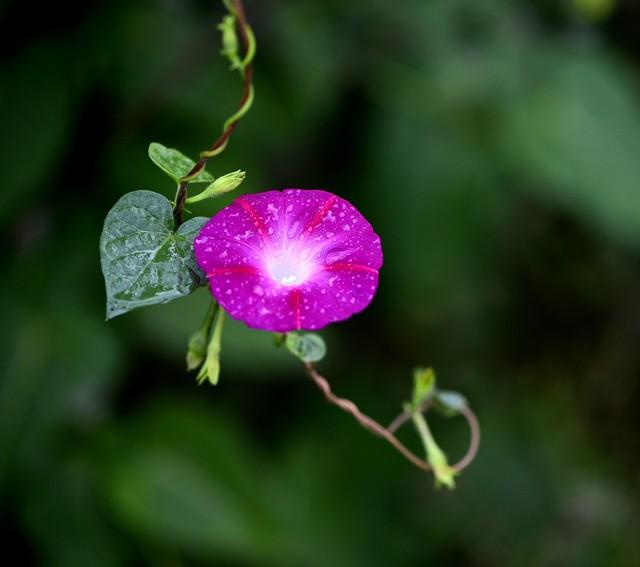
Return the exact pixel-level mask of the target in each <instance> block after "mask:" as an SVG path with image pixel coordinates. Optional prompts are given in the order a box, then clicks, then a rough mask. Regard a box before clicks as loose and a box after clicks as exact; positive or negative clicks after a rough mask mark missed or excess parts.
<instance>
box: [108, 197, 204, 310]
mask: <svg viewBox="0 0 640 567" xmlns="http://www.w3.org/2000/svg"><path fill="white" fill-rule="evenodd" d="M208 220H209V219H207V218H205V217H196V218H193V219H191V220H188V221H187V222H185V223H184V224H182V225H180V227H179V228H178V230H174V227H175V223H174V218H173V211H172V209H171V203H169V201H168V199H167V198H166V197H163V196H162V195H160V194H158V193H154V192H153V191H133V192H132V193H127V194H126V195H124V196H123V197H122V198H121V199H120V200H119V201H118V202H117V203H116V204H115V205H114V207H113V208H112V209H111V210H110V211H109V214H108V215H107V218H106V219H105V222H104V228H103V230H102V236H101V238H100V260H101V263H102V272H103V274H104V279H105V284H106V290H107V319H111V318H113V317H116V316H117V315H121V314H122V313H126V312H127V311H131V310H132V309H135V308H137V307H143V306H145V305H153V304H156V303H167V302H168V301H171V300H173V299H176V298H178V297H183V296H185V295H189V294H190V293H191V292H192V291H193V290H194V289H195V288H196V287H198V286H200V285H203V284H205V283H206V278H205V277H204V275H203V274H202V273H201V272H200V270H199V268H198V266H197V264H196V262H195V259H194V257H193V239H194V238H195V237H196V235H197V234H198V232H200V229H201V228H202V226H203V225H204V224H205V223H206V222H207V221H208Z"/></svg>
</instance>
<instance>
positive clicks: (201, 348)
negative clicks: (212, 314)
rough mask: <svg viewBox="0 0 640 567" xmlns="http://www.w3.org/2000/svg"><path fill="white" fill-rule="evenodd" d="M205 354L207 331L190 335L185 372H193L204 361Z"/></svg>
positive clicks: (201, 330)
mask: <svg viewBox="0 0 640 567" xmlns="http://www.w3.org/2000/svg"><path fill="white" fill-rule="evenodd" d="M206 353H207V330H206V329H200V330H198V331H196V332H195V333H193V335H191V338H190V339H189V348H188V350H187V370H188V371H191V370H195V369H196V368H198V367H199V366H200V365H201V364H202V363H203V361H204V356H205V354H206Z"/></svg>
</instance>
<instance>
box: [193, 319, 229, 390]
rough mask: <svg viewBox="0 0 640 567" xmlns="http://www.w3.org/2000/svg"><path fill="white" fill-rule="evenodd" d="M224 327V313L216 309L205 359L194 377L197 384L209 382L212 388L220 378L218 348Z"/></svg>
mask: <svg viewBox="0 0 640 567" xmlns="http://www.w3.org/2000/svg"><path fill="white" fill-rule="evenodd" d="M223 326H224V311H223V310H222V308H220V309H218V314H217V317H216V322H215V327H214V329H213V333H212V334H211V340H210V341H209V346H208V347H207V358H206V360H205V361H204V364H203V365H202V368H200V372H198V375H197V376H196V380H197V381H198V384H202V383H203V382H204V381H205V380H207V379H208V380H209V382H210V383H211V384H213V385H214V386H215V385H216V384H217V383H218V379H219V378H220V348H221V341H222V328H223Z"/></svg>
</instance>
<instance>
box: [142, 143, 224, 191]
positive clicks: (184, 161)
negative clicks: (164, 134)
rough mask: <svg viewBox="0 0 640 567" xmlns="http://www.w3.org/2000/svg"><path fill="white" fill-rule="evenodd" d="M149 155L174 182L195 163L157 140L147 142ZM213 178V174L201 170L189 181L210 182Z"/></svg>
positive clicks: (178, 180) (177, 181)
mask: <svg viewBox="0 0 640 567" xmlns="http://www.w3.org/2000/svg"><path fill="white" fill-rule="evenodd" d="M149 157H150V158H151V161H152V162H153V163H155V164H156V165H157V166H158V167H159V168H160V169H161V170H162V171H164V172H165V173H166V174H167V175H168V176H169V177H171V178H172V179H173V180H174V181H175V182H176V183H180V179H182V178H183V177H184V176H185V175H187V173H189V172H190V171H191V168H192V167H193V166H194V165H195V164H196V162H195V161H193V160H192V159H191V158H188V157H187V156H185V155H184V154H183V153H182V152H179V151H178V150H174V149H173V148H167V147H166V146H163V145H162V144H158V143H157V142H153V143H151V144H149ZM213 180H214V177H213V175H211V174H210V173H209V172H208V171H204V170H203V171H201V172H200V173H199V174H198V175H197V176H196V177H194V178H193V179H192V180H191V181H190V182H189V183H211V182H212V181H213Z"/></svg>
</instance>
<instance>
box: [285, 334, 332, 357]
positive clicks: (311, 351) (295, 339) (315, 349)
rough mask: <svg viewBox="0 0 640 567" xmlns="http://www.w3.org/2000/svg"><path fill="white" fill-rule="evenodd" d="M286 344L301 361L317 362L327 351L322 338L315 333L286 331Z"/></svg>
mask: <svg viewBox="0 0 640 567" xmlns="http://www.w3.org/2000/svg"><path fill="white" fill-rule="evenodd" d="M286 345H287V348H288V349H289V351H291V353H292V354H293V355H294V356H297V357H298V358H299V359H300V360H302V362H318V361H319V360H322V359H323V358H324V355H325V354H326V353H327V347H326V345H325V344H324V340H323V339H322V337H321V336H320V335H316V334H315V333H305V334H302V333H288V334H287V340H286Z"/></svg>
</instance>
